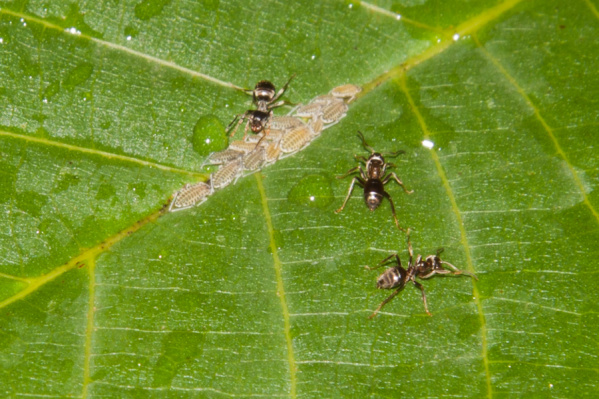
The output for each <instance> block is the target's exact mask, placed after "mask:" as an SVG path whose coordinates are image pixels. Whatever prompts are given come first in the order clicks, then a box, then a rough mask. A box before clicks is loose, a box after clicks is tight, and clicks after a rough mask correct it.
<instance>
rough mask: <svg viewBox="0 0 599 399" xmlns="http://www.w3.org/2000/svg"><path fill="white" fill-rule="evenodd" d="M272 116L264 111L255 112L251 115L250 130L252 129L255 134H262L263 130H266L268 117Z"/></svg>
mask: <svg viewBox="0 0 599 399" xmlns="http://www.w3.org/2000/svg"><path fill="white" fill-rule="evenodd" d="M269 116H270V114H269V113H268V112H262V111H254V112H252V113H251V114H250V117H249V119H250V129H252V132H254V133H260V132H261V131H262V129H264V126H265V125H266V121H267V120H268V117H269Z"/></svg>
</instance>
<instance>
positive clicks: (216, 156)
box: [204, 148, 243, 165]
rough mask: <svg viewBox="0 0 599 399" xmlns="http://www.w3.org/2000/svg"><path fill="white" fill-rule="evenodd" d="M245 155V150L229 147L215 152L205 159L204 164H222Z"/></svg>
mask: <svg viewBox="0 0 599 399" xmlns="http://www.w3.org/2000/svg"><path fill="white" fill-rule="evenodd" d="M242 155H243V152H241V151H237V150H234V149H232V148H227V149H226V150H222V151H218V152H213V153H212V154H210V155H209V156H208V158H207V159H206V160H205V161H204V165H222V164H224V163H227V162H229V161H232V160H233V159H236V158H239V157H240V156H242Z"/></svg>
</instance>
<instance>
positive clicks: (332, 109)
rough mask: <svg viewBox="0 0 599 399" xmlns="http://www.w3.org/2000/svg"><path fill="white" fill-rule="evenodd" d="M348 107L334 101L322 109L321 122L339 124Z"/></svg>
mask: <svg viewBox="0 0 599 399" xmlns="http://www.w3.org/2000/svg"><path fill="white" fill-rule="evenodd" d="M347 109H348V106H347V104H346V103H344V102H343V101H341V100H337V101H334V102H332V103H330V104H328V105H326V106H325V107H324V108H323V109H322V121H323V122H324V123H335V122H339V120H341V118H343V117H344V116H345V113H346V112H347Z"/></svg>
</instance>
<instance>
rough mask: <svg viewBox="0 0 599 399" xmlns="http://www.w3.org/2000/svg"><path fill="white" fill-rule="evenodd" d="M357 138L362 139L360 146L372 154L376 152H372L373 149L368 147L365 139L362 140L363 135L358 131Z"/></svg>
mask: <svg viewBox="0 0 599 399" xmlns="http://www.w3.org/2000/svg"><path fill="white" fill-rule="evenodd" d="M358 136H359V137H360V138H361V139H362V146H363V147H364V148H366V149H367V150H368V151H370V152H371V153H373V154H374V153H375V152H376V151H374V148H372V147H371V146H369V145H368V143H367V142H366V139H365V138H364V135H363V134H362V132H361V131H359V130H358Z"/></svg>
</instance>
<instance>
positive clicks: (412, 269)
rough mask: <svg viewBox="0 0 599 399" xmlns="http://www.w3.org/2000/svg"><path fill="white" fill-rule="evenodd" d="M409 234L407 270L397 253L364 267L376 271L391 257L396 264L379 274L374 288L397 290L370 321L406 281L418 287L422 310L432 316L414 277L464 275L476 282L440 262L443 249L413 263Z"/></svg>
mask: <svg viewBox="0 0 599 399" xmlns="http://www.w3.org/2000/svg"><path fill="white" fill-rule="evenodd" d="M409 234H410V232H409V230H408V251H409V253H410V262H409V263H408V270H406V269H404V268H403V267H402V266H401V260H400V259H399V255H398V254H397V253H395V254H393V255H389V256H388V257H386V258H385V259H383V260H382V261H381V262H380V263H379V264H378V265H377V266H375V267H372V268H371V267H368V266H366V268H367V269H369V270H374V269H378V268H379V267H381V266H383V265H384V264H385V263H387V262H388V261H389V259H391V258H393V257H395V262H396V263H397V265H396V266H393V267H390V268H388V269H387V270H385V272H384V273H383V274H381V275H380V276H379V277H378V278H377V281H376V288H379V289H393V288H397V289H396V290H395V291H394V292H393V293H392V294H391V295H389V297H387V299H385V300H384V301H383V302H381V304H380V305H379V306H378V308H376V310H375V311H374V312H373V313H372V314H371V315H370V317H369V319H372V318H373V317H374V316H376V314H377V313H378V312H379V311H380V310H381V309H382V308H383V306H385V305H386V304H387V303H389V302H391V300H392V299H393V298H395V296H396V295H397V294H399V291H401V290H402V289H403V287H405V285H406V283H407V282H408V281H411V282H412V284H414V285H415V286H416V287H418V289H420V291H421V292H422V302H424V310H425V311H426V313H427V314H428V315H429V316H432V315H431V312H429V310H428V305H427V304H426V295H425V294H424V287H423V286H422V284H420V283H419V282H417V281H416V277H418V278H421V279H427V278H430V277H432V276H433V275H435V274H452V275H454V276H457V275H460V274H465V275H467V276H470V277H472V278H474V279H475V280H478V278H477V277H476V276H475V275H474V274H472V273H470V272H466V271H463V270H459V269H458V268H457V267H455V266H454V265H452V264H451V263H449V262H445V261H443V260H441V258H439V255H440V254H441V253H442V252H443V248H439V249H438V250H437V254H436V255H429V256H427V257H426V259H425V260H423V259H422V255H418V257H417V258H416V262H413V258H414V252H413V250H412V243H411V242H410V235H409ZM443 265H447V266H449V268H451V269H452V270H447V269H444V268H443Z"/></svg>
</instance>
